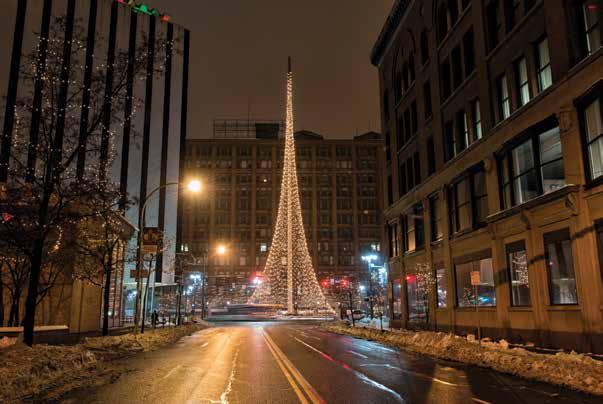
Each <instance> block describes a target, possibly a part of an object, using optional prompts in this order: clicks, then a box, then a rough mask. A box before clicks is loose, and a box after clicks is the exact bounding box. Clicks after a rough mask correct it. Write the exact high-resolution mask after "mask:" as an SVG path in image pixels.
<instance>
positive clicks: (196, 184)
mask: <svg viewBox="0 0 603 404" xmlns="http://www.w3.org/2000/svg"><path fill="white" fill-rule="evenodd" d="M173 185H179V186H181V184H180V183H179V182H168V183H166V184H163V185H160V186H158V187H156V188H155V189H153V190H152V191H151V192H150V193H149V195H147V196H146V198H145V199H144V201H142V207H141V208H140V213H139V216H138V223H139V224H140V229H139V230H138V254H137V255H136V306H135V311H134V325H135V327H136V328H138V323H139V320H140V314H141V313H139V311H140V302H141V299H142V296H141V294H142V291H141V289H142V284H141V274H142V259H143V256H144V253H143V251H142V247H143V241H144V240H143V233H144V228H145V223H144V222H145V212H146V208H147V204H148V202H149V201H150V200H151V197H152V196H153V195H154V194H155V193H157V191H159V190H161V189H163V188H167V187H169V186H173ZM186 188H187V189H188V190H189V191H190V192H192V193H198V192H199V191H201V182H200V181H199V180H192V181H191V182H189V183H188V184H187V185H186ZM146 298H147V297H146V296H145V299H146ZM141 332H142V333H144V325H143V326H142V327H141Z"/></svg>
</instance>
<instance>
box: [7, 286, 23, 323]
mask: <svg viewBox="0 0 603 404" xmlns="http://www.w3.org/2000/svg"><path fill="white" fill-rule="evenodd" d="M12 300H13V301H12V302H11V305H10V314H9V315H8V326H9V327H17V326H18V325H19V305H20V300H21V294H20V293H18V294H16V295H14V296H13V299H12Z"/></svg>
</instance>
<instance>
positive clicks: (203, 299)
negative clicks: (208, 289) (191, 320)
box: [201, 274, 205, 320]
mask: <svg viewBox="0 0 603 404" xmlns="http://www.w3.org/2000/svg"><path fill="white" fill-rule="evenodd" d="M201 276H202V278H201V282H203V283H202V284H201V320H203V319H204V318H205V274H203V275H201Z"/></svg>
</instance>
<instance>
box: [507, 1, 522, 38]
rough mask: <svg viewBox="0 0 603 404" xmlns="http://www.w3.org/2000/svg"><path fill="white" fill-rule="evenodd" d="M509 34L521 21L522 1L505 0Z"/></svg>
mask: <svg viewBox="0 0 603 404" xmlns="http://www.w3.org/2000/svg"><path fill="white" fill-rule="evenodd" d="M505 12H506V16H507V32H509V31H511V30H512V29H513V27H514V26H515V25H517V22H518V21H519V20H520V19H521V0H505Z"/></svg>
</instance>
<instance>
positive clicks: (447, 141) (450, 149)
mask: <svg viewBox="0 0 603 404" xmlns="http://www.w3.org/2000/svg"><path fill="white" fill-rule="evenodd" d="M456 153H457V145H456V139H455V137H454V123H453V122H452V121H448V122H446V123H445V124H444V161H448V160H450V159H452V158H453V157H454V156H456Z"/></svg>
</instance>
